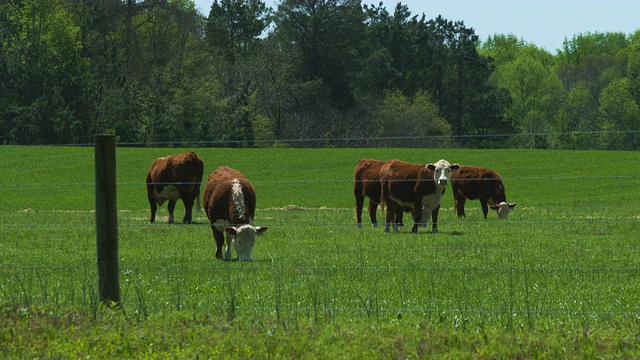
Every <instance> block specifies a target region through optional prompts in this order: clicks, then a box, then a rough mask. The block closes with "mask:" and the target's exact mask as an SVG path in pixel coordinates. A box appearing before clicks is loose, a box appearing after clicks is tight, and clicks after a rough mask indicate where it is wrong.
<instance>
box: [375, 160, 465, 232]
mask: <svg viewBox="0 0 640 360" xmlns="http://www.w3.org/2000/svg"><path fill="white" fill-rule="evenodd" d="M458 167H459V165H458V164H453V165H451V163H449V162H448V161H446V160H444V159H443V160H440V161H438V162H436V163H434V164H427V165H418V164H412V163H408V162H404V161H400V160H389V161H387V162H386V163H385V164H384V165H383V166H382V168H381V169H380V185H381V188H382V198H383V201H384V203H385V204H386V205H387V221H386V224H385V227H384V231H385V232H389V227H390V225H393V230H394V231H398V227H397V220H396V219H395V214H396V211H397V207H398V206H401V207H403V208H413V219H414V221H415V223H414V225H413V229H411V231H412V232H414V233H417V232H418V226H420V225H422V224H423V223H424V224H426V222H427V221H428V217H429V214H431V221H432V231H433V232H438V212H439V211H440V202H441V201H442V197H443V196H444V192H445V189H446V186H447V184H448V183H449V178H450V176H451V173H452V172H455V171H456V170H458Z"/></svg>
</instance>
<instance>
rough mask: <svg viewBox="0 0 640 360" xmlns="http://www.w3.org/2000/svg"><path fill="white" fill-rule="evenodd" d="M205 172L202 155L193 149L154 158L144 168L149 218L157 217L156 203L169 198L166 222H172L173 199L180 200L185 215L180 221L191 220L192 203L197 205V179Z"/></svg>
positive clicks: (159, 204) (198, 197)
mask: <svg viewBox="0 0 640 360" xmlns="http://www.w3.org/2000/svg"><path fill="white" fill-rule="evenodd" d="M203 173H204V164H203V162H202V159H200V157H199V156H198V155H196V153H194V152H193V151H188V152H185V153H182V154H177V155H171V156H167V157H161V158H158V159H156V160H154V161H153V163H152V164H151V167H150V168H149V171H148V172H147V197H148V198H149V205H150V206H151V219H149V222H154V221H155V220H156V211H157V209H158V206H162V204H164V202H165V201H167V200H169V204H168V205H167V207H168V209H169V223H170V224H173V222H174V219H173V210H174V209H175V207H176V202H177V201H178V200H182V202H183V203H184V207H185V215H184V218H183V219H182V222H183V223H185V224H190V223H191V220H192V210H193V203H194V202H197V209H200V183H201V182H202V174H203Z"/></svg>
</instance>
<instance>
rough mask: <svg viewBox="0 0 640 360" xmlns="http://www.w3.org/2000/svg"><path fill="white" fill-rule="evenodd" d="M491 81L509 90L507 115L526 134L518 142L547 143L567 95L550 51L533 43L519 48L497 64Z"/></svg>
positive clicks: (543, 144) (536, 145)
mask: <svg viewBox="0 0 640 360" xmlns="http://www.w3.org/2000/svg"><path fill="white" fill-rule="evenodd" d="M492 81H493V82H494V83H495V84H496V85H497V86H498V87H499V88H503V89H506V90H508V92H509V95H510V99H511V101H510V103H509V105H508V106H507V107H506V108H505V116H506V117H507V118H508V119H510V120H511V121H512V124H513V126H514V127H515V128H517V129H519V131H520V132H522V133H525V134H527V135H526V136H524V139H526V141H522V138H517V139H516V141H517V142H518V144H520V145H523V146H527V147H546V146H548V145H549V139H545V138H546V135H545V134H546V133H547V132H549V131H551V128H552V123H553V121H554V119H555V117H556V115H557V113H558V111H559V109H560V106H561V104H562V100H563V98H564V97H565V90H564V88H563V86H562V83H561V82H560V79H559V78H558V76H557V75H556V73H555V67H554V61H553V57H552V56H551V54H549V53H548V52H546V51H544V50H540V49H538V48H537V47H535V46H533V45H527V46H525V47H523V48H522V49H520V51H519V52H518V55H517V56H516V57H515V58H514V59H513V60H511V61H509V62H505V63H504V64H503V65H502V66H500V67H497V68H496V71H495V73H494V74H493V75H492Z"/></svg>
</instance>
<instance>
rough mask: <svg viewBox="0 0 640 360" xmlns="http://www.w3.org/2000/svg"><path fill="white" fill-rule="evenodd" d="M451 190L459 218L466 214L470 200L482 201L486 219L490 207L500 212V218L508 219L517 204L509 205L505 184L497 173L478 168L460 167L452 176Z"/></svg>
mask: <svg viewBox="0 0 640 360" xmlns="http://www.w3.org/2000/svg"><path fill="white" fill-rule="evenodd" d="M451 190H452V192H453V201H454V203H455V207H456V211H457V212H458V217H463V216H467V215H466V214H465V213H464V203H465V201H466V200H467V199H469V200H476V199H478V200H480V205H481V206H482V213H483V214H484V217H485V219H486V218H487V213H488V212H489V207H490V208H491V209H493V210H496V211H497V212H498V217H499V218H501V219H506V218H507V217H508V216H509V212H510V211H511V209H513V208H514V207H515V206H516V203H507V196H506V194H505V191H504V184H503V183H502V179H500V176H499V175H498V173H497V172H495V171H493V170H489V169H485V168H482V167H476V166H467V165H463V166H460V169H458V171H456V172H455V173H454V174H452V175H451Z"/></svg>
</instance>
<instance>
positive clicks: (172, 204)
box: [167, 200, 176, 224]
mask: <svg viewBox="0 0 640 360" xmlns="http://www.w3.org/2000/svg"><path fill="white" fill-rule="evenodd" d="M175 208H176V201H175V200H169V204H168V205H167V209H169V224H173V210H175Z"/></svg>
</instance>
